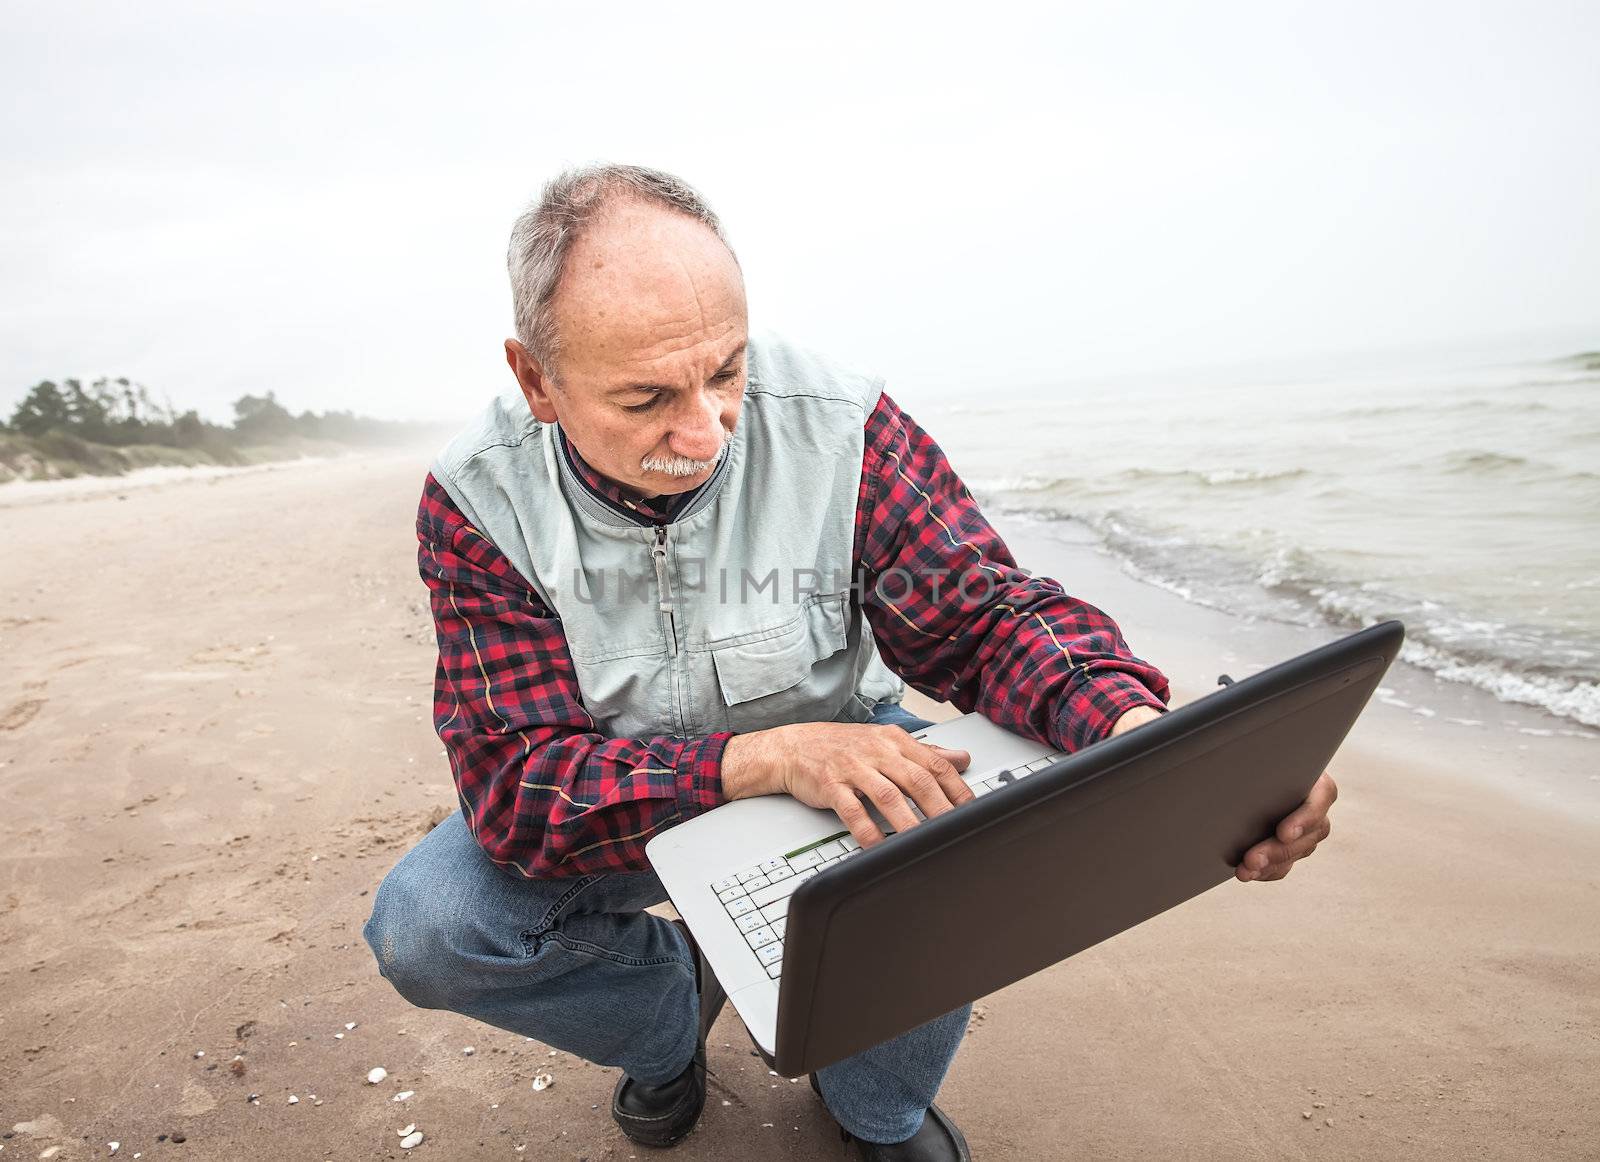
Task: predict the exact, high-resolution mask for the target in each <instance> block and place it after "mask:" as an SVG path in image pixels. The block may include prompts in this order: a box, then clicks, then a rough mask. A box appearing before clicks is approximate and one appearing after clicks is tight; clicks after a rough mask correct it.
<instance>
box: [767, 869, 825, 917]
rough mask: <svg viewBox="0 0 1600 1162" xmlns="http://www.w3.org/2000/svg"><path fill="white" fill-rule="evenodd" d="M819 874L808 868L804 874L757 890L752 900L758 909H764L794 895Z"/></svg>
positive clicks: (815, 870) (800, 873) (801, 873)
mask: <svg viewBox="0 0 1600 1162" xmlns="http://www.w3.org/2000/svg"><path fill="white" fill-rule="evenodd" d="M816 874H817V869H816V868H807V869H806V870H805V871H803V872H799V873H798V874H796V875H792V876H790V877H789V878H788V879H786V880H779V881H778V882H777V883H775V884H768V885H767V886H766V887H764V888H757V889H756V890H755V891H753V892H751V893H750V898H751V899H752V900H754V901H755V903H756V907H758V908H762V907H765V906H766V905H768V904H770V903H772V901H774V900H781V899H783V898H784V897H785V896H787V895H789V894H790V893H792V892H793V891H794V890H795V889H796V888H798V887H799V886H800V885H801V884H803V883H805V881H806V880H808V879H810V878H811V877H812V876H814V875H816Z"/></svg>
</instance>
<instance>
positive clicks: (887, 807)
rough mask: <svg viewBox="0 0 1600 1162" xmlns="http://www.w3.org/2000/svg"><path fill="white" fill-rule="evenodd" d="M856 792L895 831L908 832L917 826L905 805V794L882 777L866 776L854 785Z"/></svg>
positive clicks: (915, 818)
mask: <svg viewBox="0 0 1600 1162" xmlns="http://www.w3.org/2000/svg"><path fill="white" fill-rule="evenodd" d="M856 790H857V791H859V792H860V793H861V794H863V795H865V796H866V797H867V798H868V799H869V800H870V801H871V802H872V805H873V806H874V807H876V808H877V809H878V814H880V815H882V816H883V817H884V819H885V820H886V821H887V822H888V824H889V826H890V827H893V828H894V829H895V830H896V831H909V830H910V829H911V828H913V827H915V826H916V825H917V817H916V816H915V815H913V814H912V813H911V808H910V807H908V806H907V805H906V793H905V792H904V791H902V790H901V789H900V788H899V787H897V786H895V785H894V783H893V782H892V781H891V780H890V779H888V778H887V777H885V776H884V775H882V774H878V773H873V774H871V775H868V776H867V777H866V778H864V779H862V780H861V781H860V782H858V783H857V784H856Z"/></svg>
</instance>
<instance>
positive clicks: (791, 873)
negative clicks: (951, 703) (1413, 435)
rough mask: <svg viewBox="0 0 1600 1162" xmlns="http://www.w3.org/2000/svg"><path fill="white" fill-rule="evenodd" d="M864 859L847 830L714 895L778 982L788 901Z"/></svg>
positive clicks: (982, 779) (731, 881) (988, 778)
mask: <svg viewBox="0 0 1600 1162" xmlns="http://www.w3.org/2000/svg"><path fill="white" fill-rule="evenodd" d="M1061 757H1063V756H1062V754H1060V753H1057V754H1049V755H1046V756H1045V757H1043V758H1041V759H1037V760H1035V761H1034V762H1031V763H1029V764H1027V765H1026V766H1021V767H1013V768H1011V769H1009V770H1001V771H994V772H992V773H990V774H987V775H983V776H974V777H973V778H970V779H968V780H967V785H968V786H969V787H971V788H972V793H973V794H974V795H975V796H977V797H978V798H980V799H981V798H982V797H983V796H985V795H987V794H989V793H991V792H993V791H998V790H999V789H1000V788H1001V787H1003V786H1005V785H1006V784H1007V783H1015V782H1018V781H1019V780H1021V779H1024V778H1026V777H1027V776H1029V775H1031V774H1033V773H1034V772H1035V771H1042V770H1043V769H1044V768H1045V767H1047V766H1049V765H1050V764H1051V763H1053V762H1055V761H1056V760H1057V759H1059V758H1061ZM907 805H908V806H910V808H911V813H912V814H913V815H915V816H916V817H917V819H918V820H921V819H923V818H924V816H923V814H922V812H921V811H920V810H918V809H917V805H916V804H915V803H911V802H909V801H908V804H907ZM860 854H861V845H860V844H859V843H857V842H856V839H855V836H853V835H851V834H850V833H849V832H848V831H837V832H835V833H834V834H832V835H829V836H825V837H824V838H822V839H818V840H816V841H815V842H813V843H809V844H807V845H806V846H805V847H802V848H799V849H797V850H795V851H791V852H788V853H787V854H785V855H775V856H773V857H772V858H771V859H767V860H763V861H762V862H760V863H758V864H755V865H753V866H751V867H747V868H745V869H744V870H743V871H741V872H738V873H736V874H734V875H731V876H726V877H724V878H723V879H720V880H717V881H716V882H715V883H713V884H712V885H711V890H712V891H713V892H715V893H717V899H719V900H721V901H722V906H723V907H724V908H726V909H727V910H728V915H729V917H730V918H732V920H733V922H734V923H735V924H737V925H738V927H739V931H740V932H742V933H744V939H745V943H746V944H748V945H749V946H750V951H751V952H752V953H754V954H755V958H756V959H757V960H758V961H760V963H761V967H762V968H764V969H765V970H766V973H767V975H768V976H769V977H771V978H772V979H773V980H777V979H778V977H779V975H780V974H781V973H782V971H783V934H784V929H785V928H786V927H787V926H788V915H789V897H790V896H791V895H793V894H794V891H795V889H796V888H798V887H799V886H800V885H801V884H803V883H805V882H806V881H807V880H809V879H810V878H811V877H812V876H814V875H817V874H818V873H820V872H823V871H826V870H827V869H828V868H830V867H832V866H834V864H837V863H843V862H844V861H845V860H847V859H850V858H852V857H854V856H857V855H860Z"/></svg>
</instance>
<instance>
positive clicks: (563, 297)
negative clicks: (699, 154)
mask: <svg viewBox="0 0 1600 1162" xmlns="http://www.w3.org/2000/svg"><path fill="white" fill-rule="evenodd" d="M554 306H555V320H556V325H557V328H558V329H559V331H560V335H561V362H562V364H563V366H565V367H567V368H568V369H569V370H576V369H578V368H580V367H581V368H582V369H584V371H585V372H586V373H589V374H598V375H604V376H606V377H607V378H610V377H612V376H614V375H620V376H626V375H628V374H629V373H631V372H635V371H638V370H641V369H643V368H645V367H651V366H655V365H660V364H663V363H669V364H680V365H683V370H685V371H689V370H698V371H702V372H704V371H710V370H715V368H716V366H720V364H721V363H722V361H723V360H725V359H726V358H727V357H728V356H729V355H730V354H731V353H732V352H733V351H734V350H735V349H736V348H737V347H738V346H739V345H740V344H741V343H743V341H744V336H745V331H746V322H745V317H746V312H745V297H744V279H743V277H742V275H741V274H740V272H739V266H738V263H737V262H735V261H734V258H733V255H732V254H731V253H730V252H729V250H728V248H727V247H726V246H725V245H724V244H723V242H722V240H721V239H719V238H718V237H717V236H716V234H714V233H713V232H712V231H711V230H710V229H709V228H707V227H706V226H704V225H702V224H701V223H699V222H696V221H695V220H694V219H692V218H690V217H688V216H687V215H684V214H679V213H675V212H673V211H670V210H665V209H662V208H660V207H656V206H649V205H641V204H639V203H634V202H622V203H619V204H617V205H616V206H614V207H613V208H611V209H609V210H607V211H606V213H605V214H604V215H603V216H602V217H601V218H600V219H599V220H598V221H596V222H594V223H592V224H591V225H590V227H589V229H588V230H586V231H585V233H584V234H583V236H581V237H580V238H579V239H578V240H577V241H576V242H575V243H574V245H573V247H572V250H571V251H570V252H569V254H568V256H567V264H566V267H565V269H564V271H563V274H562V280H561V284H560V287H559V289H558V290H557V293H556V301H555V304H554ZM702 364H705V365H707V366H705V367H701V366H700V365H702Z"/></svg>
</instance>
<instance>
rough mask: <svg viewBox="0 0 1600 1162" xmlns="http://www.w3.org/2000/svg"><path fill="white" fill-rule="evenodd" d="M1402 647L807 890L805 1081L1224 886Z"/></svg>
mask: <svg viewBox="0 0 1600 1162" xmlns="http://www.w3.org/2000/svg"><path fill="white" fill-rule="evenodd" d="M1403 636H1404V629H1403V627H1402V626H1401V625H1400V623H1398V622H1385V623H1383V624H1382V625H1377V626H1373V627H1372V628H1370V629H1367V630H1363V631H1361V632H1359V633H1356V634H1352V635H1350V636H1349V637H1347V638H1344V639H1342V640H1341V641H1337V642H1334V643H1332V644H1331V645H1328V646H1324V647H1322V648H1321V649H1318V650H1314V651H1312V652H1310V653H1307V654H1303V655H1301V656H1300V657H1297V658H1294V659H1291V660H1290V661H1288V662H1285V663H1283V664H1281V665H1278V666H1274V667H1272V668H1271V669H1268V670H1264V671H1262V672H1261V673H1259V674H1256V675H1254V676H1253V677H1250V678H1246V679H1244V680H1242V681H1240V682H1237V683H1235V684H1234V685H1232V686H1229V687H1227V688H1225V689H1222V690H1219V691H1217V692H1215V693H1213V694H1210V695H1208V696H1207V697H1205V698H1203V699H1200V700H1198V701H1196V702H1193V703H1190V704H1189V705H1187V706H1184V707H1182V708H1180V709H1178V710H1174V711H1172V712H1171V713H1169V714H1166V715H1164V716H1162V717H1161V718H1160V719H1158V720H1157V721H1154V722H1151V723H1149V724H1148V725H1145V726H1141V727H1140V728H1139V729H1138V730H1135V731H1131V732H1129V733H1128V734H1125V735H1121V736H1119V737H1117V738H1114V739H1108V740H1106V741H1104V742H1101V743H1099V744H1097V745H1096V746H1093V747H1091V748H1089V749H1087V750H1084V751H1081V752H1079V753H1078V754H1075V755H1071V756H1068V757H1067V758H1065V759H1062V760H1061V761H1060V762H1058V763H1056V764H1054V765H1053V766H1051V767H1049V768H1047V769H1045V770H1043V771H1040V772H1038V773H1036V774H1033V775H1030V776H1029V777H1028V778H1027V779H1025V780H1022V781H1020V782H1018V783H1015V784H1013V785H1011V786H1008V787H1005V788H1002V789H1001V790H999V791H996V792H995V793H993V794H990V795H988V796H986V797H985V798H983V799H979V800H976V801H975V802H972V803H969V804H967V805H965V806H963V807H962V808H961V809H960V810H958V811H952V812H949V813H947V814H945V815H942V816H939V817H937V818H935V819H932V820H929V821H928V822H926V823H923V824H921V825H919V826H918V827H916V828H914V829H912V830H910V831H908V832H906V833H905V834H903V835H898V836H895V837H894V838H892V839H891V840H890V841H889V842H887V843H885V844H881V845H879V846H878V847H876V848H874V849H873V850H871V851H867V852H863V853H862V854H861V855H860V856H859V857H857V858H855V859H852V860H849V861H847V862H845V863H843V864H840V865H839V866H838V867H836V868H833V869H831V870H830V871H829V872H828V873H827V874H825V875H822V876H818V877H817V878H815V879H813V880H811V881H809V882H807V883H805V884H803V885H801V887H800V889H799V890H798V891H796V893H795V894H794V897H793V898H792V900H791V901H790V904H789V919H788V933H787V936H786V940H785V943H786V946H787V950H786V952H785V955H784V969H783V977H782V986H781V990H780V994H779V997H778V1030H777V1054H776V1059H775V1067H776V1069H777V1070H778V1072H779V1073H781V1074H783V1075H784V1076H788V1077H796V1076H799V1075H800V1074H802V1073H807V1072H810V1071H812V1070H815V1069H819V1068H821V1067H822V1066H825V1065H829V1064H832V1063H833V1062H835V1061H839V1060H842V1059H843V1058H845V1057H848V1056H851V1055H852V1054H854V1053H858V1052H860V1051H861V1050H863V1049H866V1048H868V1047H870V1046H872V1045H876V1044H878V1043H879V1042H881V1041H885V1040H887V1039H889V1038H891V1037H895V1036H898V1035H899V1034H901V1033H903V1032H906V1031H907V1030H909V1029H912V1028H915V1027H916V1026H918V1025H920V1024H922V1023H924V1022H926V1021H929V1020H932V1019H933V1018H934V1017H937V1016H939V1015H941V1014H943V1013H946V1012H949V1011H950V1010H951V1009H954V1008H957V1007H958V1006H960V1005H963V1004H966V1003H968V1002H969V1001H973V1000H976V999H977V998H979V997H982V996H985V995H987V994H989V993H992V992H994V991H996V990H997V989H1001V988H1004V987H1005V986H1006V985H1009V984H1011V983H1013V982H1015V981H1017V980H1020V979H1022V978H1023V977H1025V976H1028V975H1031V974H1032V973H1034V972H1037V971H1039V970H1040V969H1042V968H1046V967H1048V966H1049V965H1052V964H1055V963H1056V962H1058V961H1061V960H1064V959H1066V958H1067V957H1069V956H1072V955H1073V954H1074V953H1077V952H1081V951H1082V950H1083V949H1085V948H1089V947H1091V946H1092V945H1095V944H1098V943H1099V942H1100V941H1102V940H1105V939H1107V938H1108V937H1111V936H1114V935H1116V934H1117V933H1118V932H1122V931H1124V930H1126V929H1128V928H1131V927H1133V926H1134V925H1136V924H1139V923H1142V922H1143V921H1145V920H1147V919H1149V918H1150V917H1152V916H1155V915H1158V914H1159V913H1161V912H1164V911H1166V910H1167V909H1168V908H1171V907H1173V906H1174V905H1176V904H1180V903H1182V902H1183V901H1184V900H1187V899H1190V898H1191V897H1193V896H1196V895H1198V894H1199V893H1201V892H1203V891H1205V890H1207V889H1208V888H1211V887H1214V886H1216V885H1217V884H1220V883H1223V882H1224V881H1226V880H1228V879H1231V878H1233V874H1234V872H1233V869H1234V868H1235V867H1236V866H1237V864H1238V862H1239V860H1240V859H1241V858H1242V857H1243V855H1244V852H1245V851H1246V850H1248V849H1249V848H1250V847H1251V846H1252V845H1254V844H1255V843H1257V842H1259V841H1260V840H1262V839H1264V838H1267V837H1268V836H1269V835H1271V834H1272V832H1273V830H1274V828H1275V827H1276V826H1277V823H1278V821H1279V820H1280V819H1282V818H1283V817H1284V816H1285V815H1287V814H1288V813H1289V812H1290V811H1292V810H1294V808H1296V807H1297V806H1299V805H1300V804H1301V803H1302V802H1303V801H1304V800H1305V796H1306V793H1307V792H1308V791H1309V790H1310V788H1311V785H1312V783H1314V782H1315V781H1316V779H1317V777H1318V775H1319V774H1320V773H1321V772H1322V771H1323V770H1324V769H1325V768H1326V766H1327V763H1328V761H1329V760H1330V759H1331V758H1332V757H1333V755H1334V752H1335V751H1337V750H1338V748H1339V745H1340V743H1342V742H1343V741H1344V738H1345V735H1346V734H1348V733H1349V731H1350V728H1351V727H1352V726H1353V725H1354V724H1355V721H1356V718H1357V716H1358V715H1359V714H1360V713H1361V710H1362V708H1363V707H1365V705H1366V704H1367V701H1368V699H1369V698H1370V697H1371V696H1372V693H1373V691H1374V690H1375V689H1376V688H1377V685H1378V682H1379V680H1380V679H1381V678H1382V676H1383V673H1384V671H1385V670H1386V669H1387V668H1388V666H1389V664H1390V662H1392V661H1393V660H1394V657H1395V655H1396V653H1398V651H1399V648H1400V642H1401V640H1402V638H1403Z"/></svg>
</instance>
